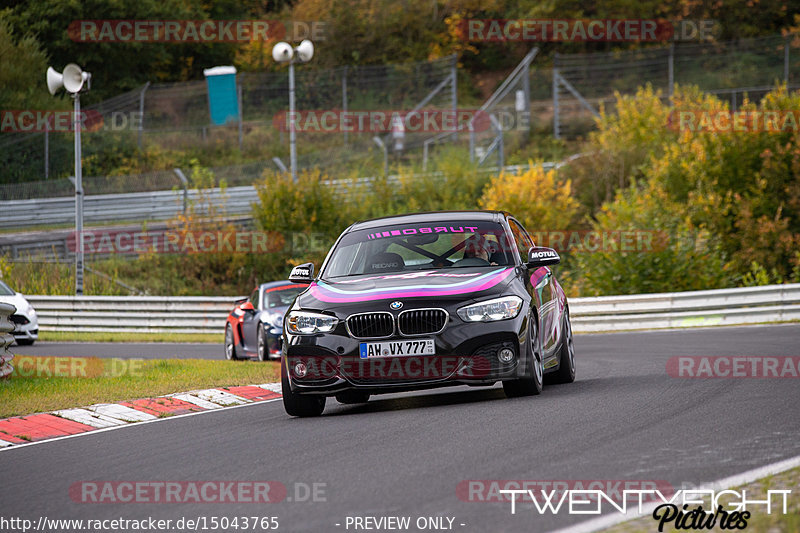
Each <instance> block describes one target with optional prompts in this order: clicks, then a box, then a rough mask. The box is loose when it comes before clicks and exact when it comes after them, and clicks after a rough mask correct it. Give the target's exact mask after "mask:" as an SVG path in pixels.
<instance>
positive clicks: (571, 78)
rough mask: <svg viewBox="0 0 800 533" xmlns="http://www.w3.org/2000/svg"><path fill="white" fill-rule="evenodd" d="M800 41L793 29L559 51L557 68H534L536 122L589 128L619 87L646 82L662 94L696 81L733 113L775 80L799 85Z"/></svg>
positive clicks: (569, 132)
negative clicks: (623, 48) (746, 36)
mask: <svg viewBox="0 0 800 533" xmlns="http://www.w3.org/2000/svg"><path fill="white" fill-rule="evenodd" d="M797 41H798V39H797V36H794V35H786V36H783V35H773V36H768V37H759V38H751V39H740V40H737V41H727V42H707V43H676V44H673V45H670V46H665V47H658V48H645V49H640V50H630V51H624V52H609V53H593V54H569V55H562V54H555V55H554V57H553V68H552V69H539V70H537V71H535V72H533V77H532V79H531V88H532V98H533V99H534V100H535V101H536V102H535V103H534V110H535V111H534V113H535V114H537V115H538V117H537V119H538V124H535V125H534V127H536V128H538V129H542V128H547V129H549V127H548V126H547V124H546V122H545V121H546V120H547V118H548V117H549V116H552V131H553V134H554V136H555V137H556V138H559V137H562V136H574V135H578V134H581V133H584V132H586V131H588V130H589V129H591V127H592V126H593V124H594V117H596V116H597V114H598V112H599V110H600V108H601V106H602V107H605V109H606V110H612V111H613V107H614V103H615V101H616V98H615V96H614V93H615V92H619V93H621V94H633V93H634V92H636V90H637V88H639V87H641V86H643V85H645V84H650V85H652V87H653V88H654V89H657V90H660V91H661V93H662V94H663V95H664V96H665V97H667V96H669V95H671V94H672V90H673V87H674V85H675V84H678V85H696V86H698V87H699V88H700V89H701V90H702V91H705V92H707V93H711V94H716V95H718V96H719V97H720V98H723V99H725V100H726V101H728V102H729V103H730V104H729V105H730V108H731V110H732V111H735V110H736V108H737V107H738V106H740V105H741V104H742V102H743V101H744V98H745V97H749V98H750V99H751V100H759V99H761V98H762V97H763V96H764V95H765V94H766V93H767V92H769V91H770V90H772V88H774V85H775V83H776V82H779V81H781V82H783V83H786V84H787V85H788V86H789V87H790V88H798V87H800V84H797V83H796V82H798V81H800V80H797V79H796V76H795V75H794V74H795V73H796V72H797V69H798V67H800V53H797V52H795V53H791V49H792V47H794V48H800V42H797ZM548 100H551V102H552V103H549V102H548ZM548 108H549V109H548ZM548 111H549V113H548Z"/></svg>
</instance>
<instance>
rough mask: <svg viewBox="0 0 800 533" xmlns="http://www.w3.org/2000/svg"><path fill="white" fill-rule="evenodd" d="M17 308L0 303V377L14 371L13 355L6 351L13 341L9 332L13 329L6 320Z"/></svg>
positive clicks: (12, 325)
mask: <svg viewBox="0 0 800 533" xmlns="http://www.w3.org/2000/svg"><path fill="white" fill-rule="evenodd" d="M16 310H17V308H16V307H14V306H13V305H11V304H4V303H0V378H4V377H7V376H8V375H10V374H11V372H13V371H14V367H12V366H11V360H12V359H13V358H14V356H13V355H11V354H10V353H8V347H9V346H10V345H11V343H13V342H14V337H13V336H12V335H11V332H12V331H13V330H14V324H12V323H11V321H9V320H8V317H9V316H11V314H12V313H14V311H16Z"/></svg>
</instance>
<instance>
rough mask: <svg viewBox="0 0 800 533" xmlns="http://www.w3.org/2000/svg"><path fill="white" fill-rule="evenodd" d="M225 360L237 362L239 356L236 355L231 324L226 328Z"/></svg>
mask: <svg viewBox="0 0 800 533" xmlns="http://www.w3.org/2000/svg"><path fill="white" fill-rule="evenodd" d="M225 359H227V360H228V361H236V360H238V359H239V356H238V355H237V354H236V344H234V343H233V329H232V328H231V325H230V324H227V325H226V326H225Z"/></svg>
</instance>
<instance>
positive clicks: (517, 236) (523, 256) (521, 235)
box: [508, 218, 533, 263]
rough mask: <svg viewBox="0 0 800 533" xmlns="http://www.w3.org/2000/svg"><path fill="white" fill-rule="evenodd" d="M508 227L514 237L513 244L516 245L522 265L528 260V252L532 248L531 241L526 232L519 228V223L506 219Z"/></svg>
mask: <svg viewBox="0 0 800 533" xmlns="http://www.w3.org/2000/svg"><path fill="white" fill-rule="evenodd" d="M508 225H509V226H510V227H511V233H512V235H514V242H515V243H516V244H517V250H518V251H519V255H520V261H522V262H523V263H524V262H525V261H527V260H528V257H527V256H528V250H529V249H530V248H531V246H533V240H532V239H531V238H530V236H529V235H528V232H527V231H525V229H524V228H523V227H522V226H520V224H519V222H517V221H516V220H514V219H513V218H509V219H508Z"/></svg>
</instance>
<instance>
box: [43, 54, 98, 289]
mask: <svg viewBox="0 0 800 533" xmlns="http://www.w3.org/2000/svg"><path fill="white" fill-rule="evenodd" d="M91 82H92V75H91V74H89V73H88V72H84V71H83V70H82V69H81V67H79V66H78V65H76V64H75V63H70V64H69V65H67V66H66V67H64V72H63V73H62V74H59V73H58V72H56V70H55V69H54V68H53V67H48V69H47V89H48V90H49V91H50V94H56V91H58V90H59V89H60V88H61V87H64V89H66V91H67V92H68V93H70V94H71V95H72V99H73V100H74V102H75V110H74V115H73V118H72V127H73V128H74V130H75V244H76V246H75V294H76V295H78V296H81V295H82V294H83V171H82V167H81V127H82V126H83V125H82V121H81V95H80V93H81V89H83V87H84V85H85V86H86V88H87V89H89V86H90V85H91Z"/></svg>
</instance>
